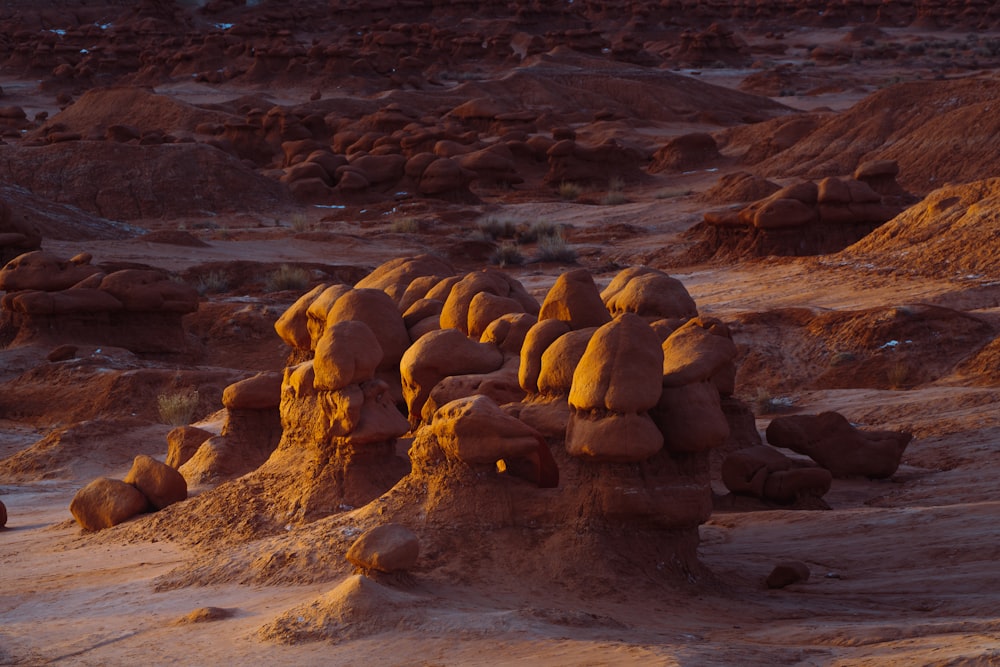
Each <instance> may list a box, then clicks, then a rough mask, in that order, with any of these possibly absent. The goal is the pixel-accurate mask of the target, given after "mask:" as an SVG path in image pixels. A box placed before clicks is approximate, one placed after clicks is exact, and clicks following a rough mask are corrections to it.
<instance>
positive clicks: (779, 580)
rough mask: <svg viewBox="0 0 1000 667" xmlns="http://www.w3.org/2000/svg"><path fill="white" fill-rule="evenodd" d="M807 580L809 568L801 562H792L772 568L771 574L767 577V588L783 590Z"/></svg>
mask: <svg viewBox="0 0 1000 667" xmlns="http://www.w3.org/2000/svg"><path fill="white" fill-rule="evenodd" d="M808 580H809V566H808V565H806V564H805V563H803V562H802V561H798V560H792V561H788V562H785V563H778V564H777V565H775V566H774V569H773V570H771V574H769V575H767V587H768V588H784V587H785V586H791V585H792V584H797V583H799V582H800V581H808Z"/></svg>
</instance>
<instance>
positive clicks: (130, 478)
mask: <svg viewBox="0 0 1000 667" xmlns="http://www.w3.org/2000/svg"><path fill="white" fill-rule="evenodd" d="M124 482H125V483H126V484H131V485H132V486H134V487H135V488H137V489H139V491H141V492H142V495H144V496H146V498H147V499H149V504H150V505H152V506H153V507H154V508H155V509H158V510H161V509H163V508H164V507H166V506H167V505H172V504H174V503H178V502H180V501H182V500H186V499H187V482H186V481H185V480H184V476H183V475H181V474H180V473H179V472H177V471H176V470H175V469H174V468H171V467H170V466H168V465H167V464H166V463H160V462H159V461H157V460H156V459H154V458H152V457H150V456H146V455H144V454H140V455H139V456H136V457H135V460H134V461H133V462H132V469H131V470H129V471H128V474H127V475H125V479H124Z"/></svg>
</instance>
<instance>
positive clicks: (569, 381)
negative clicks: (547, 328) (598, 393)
mask: <svg viewBox="0 0 1000 667" xmlns="http://www.w3.org/2000/svg"><path fill="white" fill-rule="evenodd" d="M596 332H597V329H596V328H593V327H591V328H588V329H578V330H576V331H570V332H567V333H565V334H563V335H562V336H559V338H556V339H555V340H554V341H552V344H551V345H549V346H548V347H547V348H546V349H545V352H543V353H542V364H541V369H540V370H539V372H538V382H537V387H538V393H539V394H542V395H544V396H562V397H564V398H568V397H569V393H570V390H571V389H572V387H573V375H574V373H576V369H577V367H578V366H579V365H580V360H581V359H582V358H583V355H584V353H585V352H586V351H587V346H588V345H590V341H591V339H593V337H594V334H595V333H596ZM588 407H598V406H588Z"/></svg>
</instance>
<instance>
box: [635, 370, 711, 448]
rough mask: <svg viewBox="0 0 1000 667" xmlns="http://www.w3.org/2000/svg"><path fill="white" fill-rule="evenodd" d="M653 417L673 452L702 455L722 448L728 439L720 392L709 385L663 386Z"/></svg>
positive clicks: (695, 383)
mask: <svg viewBox="0 0 1000 667" xmlns="http://www.w3.org/2000/svg"><path fill="white" fill-rule="evenodd" d="M649 414H650V416H651V417H652V418H653V421H654V422H655V423H656V425H657V427H659V429H660V431H661V432H662V433H663V444H664V446H665V447H666V448H667V449H668V450H669V451H670V452H672V453H681V452H700V451H707V450H710V449H715V448H717V447H721V446H722V445H724V444H725V443H726V440H727V439H728V438H729V422H728V421H727V420H726V415H725V413H724V412H723V411H722V406H721V403H720V400H719V390H718V389H716V388H715V385H713V384H711V383H709V382H693V383H691V384H688V385H684V386H683V387H664V388H663V393H662V394H661V396H660V400H659V402H658V403H657V404H656V406H655V407H654V408H653V409H652V410H650V412H649Z"/></svg>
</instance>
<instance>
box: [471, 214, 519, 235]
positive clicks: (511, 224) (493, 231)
mask: <svg viewBox="0 0 1000 667" xmlns="http://www.w3.org/2000/svg"><path fill="white" fill-rule="evenodd" d="M516 233H517V223H516V222H515V221H513V220H509V219H506V218H498V217H496V216H492V215H488V216H486V217H485V218H481V219H480V220H478V221H477V222H476V235H477V236H478V237H479V238H481V239H482V240H484V241H494V240H496V239H502V238H511V237H513V236H514V234H516Z"/></svg>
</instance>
